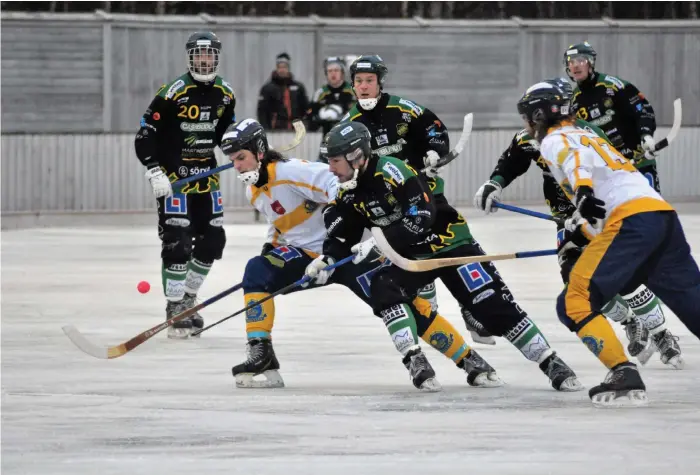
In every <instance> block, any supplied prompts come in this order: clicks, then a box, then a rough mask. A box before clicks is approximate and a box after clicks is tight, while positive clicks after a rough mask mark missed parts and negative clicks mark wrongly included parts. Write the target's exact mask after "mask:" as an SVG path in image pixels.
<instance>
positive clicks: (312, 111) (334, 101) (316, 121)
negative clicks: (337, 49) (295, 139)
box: [306, 56, 355, 162]
mask: <svg viewBox="0 0 700 475" xmlns="http://www.w3.org/2000/svg"><path fill="white" fill-rule="evenodd" d="M323 70H324V72H325V74H326V79H327V80H328V84H325V85H324V86H323V87H321V88H319V89H318V90H317V91H316V92H315V93H314V96H313V98H312V99H311V104H310V105H309V109H308V110H307V112H306V114H307V115H306V119H307V122H308V128H309V130H310V131H312V132H315V131H316V130H318V129H321V130H322V132H323V135H324V136H325V135H326V134H327V133H328V131H329V130H331V128H332V127H333V126H334V125H335V124H337V123H338V122H339V121H340V119H341V118H342V117H343V115H345V113H347V112H348V111H349V110H350V109H351V108H352V106H353V105H354V104H355V94H354V93H353V92H352V86H351V84H350V83H349V82H347V81H346V80H345V62H344V61H343V58H340V57H338V56H331V57H329V58H326V59H325V61H324V62H323ZM319 160H320V161H323V162H328V159H327V158H326V157H324V156H323V155H319Z"/></svg>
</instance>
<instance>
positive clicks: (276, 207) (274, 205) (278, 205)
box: [270, 200, 287, 214]
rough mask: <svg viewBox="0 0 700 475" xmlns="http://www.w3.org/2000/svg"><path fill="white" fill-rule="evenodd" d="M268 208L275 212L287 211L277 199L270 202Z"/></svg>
mask: <svg viewBox="0 0 700 475" xmlns="http://www.w3.org/2000/svg"><path fill="white" fill-rule="evenodd" d="M270 208H272V211H274V212H275V213H277V214H284V213H286V212H287V210H286V209H284V206H282V204H281V203H280V202H279V201H277V200H275V201H273V202H272V203H271V204H270Z"/></svg>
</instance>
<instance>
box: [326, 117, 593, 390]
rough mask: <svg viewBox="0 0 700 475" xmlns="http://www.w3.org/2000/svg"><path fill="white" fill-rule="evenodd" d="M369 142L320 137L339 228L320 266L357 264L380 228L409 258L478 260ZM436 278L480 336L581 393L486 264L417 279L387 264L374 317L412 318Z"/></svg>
mask: <svg viewBox="0 0 700 475" xmlns="http://www.w3.org/2000/svg"><path fill="white" fill-rule="evenodd" d="M370 137H371V136H370V132H369V130H367V127H365V125H364V124H362V123H360V122H349V123H341V124H338V125H336V126H335V127H333V129H331V131H330V132H329V133H328V135H327V137H326V146H327V148H328V158H329V166H330V169H331V171H332V172H333V173H334V174H335V175H336V176H337V177H338V179H339V180H340V187H341V190H340V191H339V193H338V197H337V198H336V201H335V206H334V208H335V212H336V213H337V216H338V218H337V219H340V223H341V224H342V229H337V230H329V233H328V238H327V239H326V242H325V243H324V249H323V252H324V256H322V257H321V259H325V261H326V262H328V261H329V259H339V258H342V257H344V256H346V255H348V254H349V253H350V252H351V251H352V252H354V253H356V254H357V258H356V261H358V262H361V260H362V259H364V258H365V257H366V256H367V255H369V254H370V252H371V251H372V249H374V246H375V242H374V238H372V239H368V240H366V241H364V242H361V243H360V240H361V239H362V233H363V231H364V229H369V228H371V227H375V226H377V227H380V228H382V229H383V231H384V234H385V236H386V238H387V240H388V241H389V243H390V244H391V246H392V247H393V248H394V249H395V250H396V251H397V252H399V253H401V254H402V255H404V256H406V257H409V258H413V259H426V258H427V259H430V258H433V257H435V256H436V255H438V256H439V257H461V256H477V255H483V254H484V252H483V251H482V250H481V247H480V246H479V244H478V243H477V242H476V241H475V240H474V239H473V238H472V236H471V233H470V231H469V227H468V225H467V223H466V221H465V220H464V218H463V217H462V216H461V215H459V213H457V212H456V210H454V208H452V207H451V206H450V205H449V204H447V203H445V202H442V203H440V204H436V201H435V199H434V197H433V194H432V192H431V191H430V189H429V188H428V186H427V185H426V182H425V181H424V180H422V179H421V178H419V176H418V175H417V174H416V173H415V171H414V170H413V169H412V168H411V167H410V166H409V165H407V164H405V163H404V162H403V161H401V160H399V159H396V158H394V157H379V156H377V155H375V154H373V153H372V151H371V148H370ZM436 278H440V279H441V280H442V282H443V283H444V284H445V286H446V287H447V288H448V290H449V291H450V292H451V293H452V295H453V296H454V297H455V298H456V299H457V301H458V302H459V303H460V304H461V305H463V306H464V307H466V308H467V309H468V310H469V311H470V312H471V313H472V314H474V316H475V317H476V318H478V319H479V321H480V322H482V323H483V325H484V326H485V327H486V329H487V330H488V331H490V332H491V333H492V334H493V335H497V336H505V337H506V338H507V339H508V340H509V341H510V342H511V343H512V344H513V345H514V346H515V347H516V348H518V350H520V352H521V353H522V354H523V355H524V356H525V357H526V358H527V359H529V360H531V361H534V362H536V363H538V365H539V367H540V369H541V370H542V371H543V372H544V373H545V375H547V377H548V378H549V379H550V381H551V383H552V386H553V387H554V388H555V389H557V390H560V391H577V390H580V389H582V386H581V383H580V382H579V381H578V378H577V377H576V375H575V374H574V372H573V371H572V370H571V369H570V368H569V367H568V366H567V365H566V363H564V361H562V360H561V358H559V357H558V356H557V355H556V353H555V352H554V351H553V350H552V349H551V348H550V347H549V344H548V343H547V340H546V339H545V338H544V335H542V333H541V332H540V331H539V329H538V328H537V326H536V325H535V323H534V322H532V320H530V319H529V318H528V317H527V314H526V313H525V312H524V311H523V310H522V309H521V308H520V307H519V306H518V305H517V304H516V303H515V301H514V299H513V296H512V295H511V293H510V291H509V290H508V287H507V286H506V285H505V282H503V280H502V279H501V277H500V276H499V274H498V272H497V270H496V268H495V266H494V265H493V263H492V262H486V263H482V264H468V265H464V266H459V267H446V268H442V269H436V270H434V271H430V272H421V273H413V272H407V271H404V270H402V269H400V268H399V267H397V266H395V265H393V264H392V265H389V266H386V267H382V268H381V269H379V270H378V271H377V273H376V274H375V275H374V277H373V279H372V284H371V288H370V294H371V303H372V306H373V308H374V312H375V314H378V315H381V316H382V318H383V320H384V322H385V323H387V322H388V324H390V325H391V324H393V323H394V322H400V321H403V320H410V319H412V318H414V315H416V314H417V310H416V308H415V306H414V305H413V303H412V300H413V298H414V297H415V295H416V294H417V293H418V291H419V289H420V288H422V287H423V286H425V284H426V283H427V282H432V281H433V280H435V279H436ZM416 345H417V340H416V339H415V338H414V339H413V340H407V341H405V342H404V344H403V347H402V350H403V351H412V349H413V348H414V347H415V346H416Z"/></svg>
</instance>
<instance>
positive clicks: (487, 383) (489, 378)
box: [467, 372, 504, 388]
mask: <svg viewBox="0 0 700 475" xmlns="http://www.w3.org/2000/svg"><path fill="white" fill-rule="evenodd" d="M467 382H468V383H469V385H470V386H472V387H475V388H498V387H501V386H503V384H504V383H503V380H502V379H501V378H499V377H498V375H497V374H496V373H495V372H491V373H481V374H480V375H478V376H477V377H476V378H474V381H472V382H469V381H467Z"/></svg>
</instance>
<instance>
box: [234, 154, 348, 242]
mask: <svg viewBox="0 0 700 475" xmlns="http://www.w3.org/2000/svg"><path fill="white" fill-rule="evenodd" d="M267 174H268V180H267V183H266V184H265V185H264V186H261V187H260V188H258V187H256V186H248V187H247V188H246V197H247V198H248V201H250V204H252V205H253V206H254V207H255V208H256V209H257V210H258V211H260V213H261V214H263V215H264V216H265V217H266V218H267V222H268V223H269V225H270V228H269V230H268V233H267V242H269V243H272V244H273V245H275V246H283V245H290V246H295V247H300V248H302V249H306V250H308V251H311V252H312V253H316V254H321V253H322V252H323V241H324V240H325V239H326V226H325V224H324V222H323V214H322V213H321V211H322V209H323V206H324V205H326V204H328V203H330V202H331V201H333V200H334V199H335V197H336V195H337V194H338V179H337V178H336V177H335V175H333V174H332V173H331V172H330V169H329V168H328V165H327V164H325V163H318V162H307V161H306V160H297V159H294V158H292V159H289V160H288V161H285V162H282V161H280V162H272V163H269V164H268V165H267Z"/></svg>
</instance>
